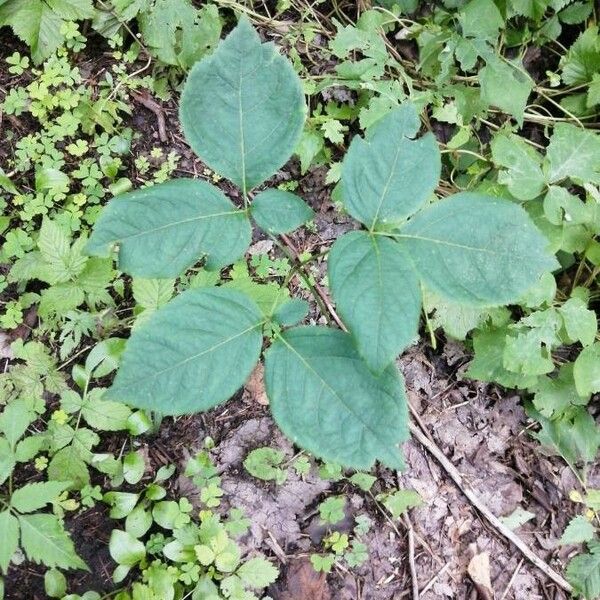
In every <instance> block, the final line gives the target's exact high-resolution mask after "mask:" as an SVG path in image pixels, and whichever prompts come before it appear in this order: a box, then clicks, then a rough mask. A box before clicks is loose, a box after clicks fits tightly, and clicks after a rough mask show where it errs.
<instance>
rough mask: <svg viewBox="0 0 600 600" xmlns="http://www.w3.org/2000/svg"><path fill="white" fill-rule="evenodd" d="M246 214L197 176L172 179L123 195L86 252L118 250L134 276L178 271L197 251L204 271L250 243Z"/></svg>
mask: <svg viewBox="0 0 600 600" xmlns="http://www.w3.org/2000/svg"><path fill="white" fill-rule="evenodd" d="M250 239H251V226H250V221H249V219H248V217H247V216H246V213H245V212H243V211H240V210H238V209H236V207H235V206H234V205H233V204H232V203H231V202H230V201H229V200H228V199H227V198H226V197H225V196H224V194H223V193H222V192H221V191H220V190H219V189H217V188H216V187H214V186H213V185H211V184H209V183H207V182H206V181H201V180H198V179H176V180H173V181H168V182H167V183H161V184H159V185H155V186H152V187H150V188H145V189H142V190H138V191H135V192H131V193H129V194H123V195H122V196H118V197H116V198H115V199H114V200H112V201H111V202H110V203H109V204H108V206H107V207H106V208H105V209H104V210H103V212H102V214H101V215H100V218H99V219H98V221H97V222H96V225H95V227H94V232H93V234H92V237H91V238H90V240H89V242H88V243H87V246H86V251H87V252H88V253H89V254H92V255H95V256H103V257H106V256H110V253H111V250H112V249H113V248H117V249H118V252H119V268H120V269H122V270H123V271H125V272H127V273H129V274H131V275H137V276H139V277H150V278H151V277H157V278H165V279H166V278H169V277H177V276H178V275H181V273H182V272H183V271H185V269H187V268H188V267H190V266H191V265H193V264H194V263H195V262H196V261H197V260H199V258H200V257H201V256H202V255H208V256H207V259H206V265H207V268H208V269H211V270H212V269H217V268H220V267H223V266H225V265H228V264H231V263H233V262H235V261H236V260H238V259H239V258H240V257H241V256H243V254H244V252H245V250H246V248H247V247H248V246H249V244H250Z"/></svg>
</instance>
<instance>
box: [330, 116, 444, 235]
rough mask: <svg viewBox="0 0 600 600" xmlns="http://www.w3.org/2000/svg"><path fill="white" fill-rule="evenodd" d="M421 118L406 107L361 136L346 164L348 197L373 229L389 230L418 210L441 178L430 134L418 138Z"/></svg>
mask: <svg viewBox="0 0 600 600" xmlns="http://www.w3.org/2000/svg"><path fill="white" fill-rule="evenodd" d="M418 130H419V116H418V114H417V112H416V110H415V108H414V107H413V106H412V105H411V104H404V105H403V106H401V107H400V108H397V109H396V110H393V111H392V112H390V113H389V114H388V115H386V116H385V117H383V118H382V119H380V120H379V121H377V123H376V124H375V125H374V126H373V127H372V128H371V129H369V130H368V131H367V135H366V137H365V139H362V138H361V137H359V136H356V137H355V138H354V139H353V140H352V143H351V144H350V149H349V150H348V153H347V154H346V158H345V159H344V162H343V165H342V198H343V201H344V205H345V207H346V208H347V210H348V212H349V213H350V214H351V215H352V216H353V217H354V218H355V219H357V220H358V221H360V222H361V223H362V224H363V225H365V226H366V227H368V228H369V229H389V228H390V227H392V226H394V225H396V226H397V225H399V224H400V223H401V222H403V221H404V220H405V219H406V218H407V217H409V216H410V215H411V214H413V213H414V212H415V211H416V210H418V209H419V208H420V207H421V205H422V204H423V203H424V202H425V200H427V198H428V197H429V196H430V195H431V194H432V192H433V190H434V189H435V187H436V185H437V183H438V180H439V178H440V169H441V160H440V152H439V149H438V147H437V143H436V141H435V138H434V137H433V135H432V134H431V133H428V134H426V135H424V136H423V137H421V138H420V139H417V140H415V139H412V138H414V137H415V135H416V134H417V132H418Z"/></svg>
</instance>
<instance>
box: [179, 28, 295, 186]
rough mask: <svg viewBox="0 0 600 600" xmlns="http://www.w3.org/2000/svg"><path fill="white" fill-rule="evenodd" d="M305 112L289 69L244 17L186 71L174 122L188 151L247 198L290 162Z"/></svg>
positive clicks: (291, 69) (290, 68) (283, 59)
mask: <svg viewBox="0 0 600 600" xmlns="http://www.w3.org/2000/svg"><path fill="white" fill-rule="evenodd" d="M305 112H306V109H305V105H304V97H303V94H302V88H301V84H300V79H299V77H298V76H297V75H296V73H295V72H294V70H293V68H292V66H291V64H290V63H289V61H288V60H287V59H285V58H284V57H283V56H281V55H280V54H279V53H278V52H277V50H276V48H275V47H274V46H273V45H272V44H261V43H260V38H259V37H258V34H257V33H256V32H255V31H254V29H252V26H251V25H250V23H249V21H248V20H247V19H246V18H245V17H242V19H240V22H239V24H238V26H237V27H236V28H235V29H234V30H233V31H232V32H231V33H230V34H229V35H228V36H227V38H226V39H225V40H224V41H222V42H221V43H220V44H219V46H218V48H217V50H216V51H215V52H214V54H212V55H211V56H210V57H208V58H206V59H204V60H202V61H200V62H199V63H197V64H196V65H195V66H194V68H193V69H192V71H191V72H190V75H189V77H188V80H187V82H186V84H185V88H184V91H183V95H182V98H181V108H180V117H181V124H182V126H183V130H184V132H185V136H186V138H187V140H188V142H189V143H190V145H191V146H192V149H193V150H194V151H195V152H196V153H197V154H198V156H200V158H201V159H202V160H203V161H204V162H205V163H206V164H207V165H208V166H209V167H211V169H214V170H215V171H217V172H218V173H221V174H222V175H224V176H225V177H227V178H228V179H230V180H231V181H233V182H234V183H235V184H236V185H237V186H238V187H240V188H241V189H242V191H243V192H244V193H245V192H246V191H248V190H250V189H251V188H253V187H255V186H257V185H258V184H259V183H262V182H263V181H264V180H265V179H267V178H268V177H270V176H271V175H273V173H275V172H276V171H277V169H279V168H280V167H281V166H282V165H283V164H284V163H285V162H286V161H287V160H288V159H289V158H290V156H291V155H292V152H293V151H294V148H295V147H296V144H297V142H298V140H299V139H300V134H301V132H302V126H303V124H304V119H305Z"/></svg>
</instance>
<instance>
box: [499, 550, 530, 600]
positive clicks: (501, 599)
mask: <svg viewBox="0 0 600 600" xmlns="http://www.w3.org/2000/svg"><path fill="white" fill-rule="evenodd" d="M524 562H525V559H524V558H522V559H521V560H520V562H519V564H518V565H517V568H516V569H515V570H514V572H513V574H512V576H511V578H510V580H509V581H508V584H507V586H506V589H505V590H504V593H503V594H502V596H500V600H504V598H506V596H507V595H508V592H510V588H511V587H512V585H513V583H514V582H515V579H516V578H517V575H518V574H519V571H520V570H521V567H522V566H523V563H524Z"/></svg>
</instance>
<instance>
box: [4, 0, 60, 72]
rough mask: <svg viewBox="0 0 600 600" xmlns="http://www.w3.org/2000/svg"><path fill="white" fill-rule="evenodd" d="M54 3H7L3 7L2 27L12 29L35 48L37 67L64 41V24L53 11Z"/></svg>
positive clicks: (39, 0) (23, 0)
mask: <svg viewBox="0 0 600 600" xmlns="http://www.w3.org/2000/svg"><path fill="white" fill-rule="evenodd" d="M51 4H52V0H51V1H50V2H45V1H44V0H5V1H4V2H2V3H0V26H2V25H10V26H11V27H12V28H13V31H14V32H15V34H16V35H17V36H18V37H19V38H21V40H23V41H24V42H25V43H26V44H29V47H30V48H31V56H32V58H33V61H34V63H36V64H39V63H41V62H42V61H43V60H44V59H45V58H47V57H48V56H50V55H51V54H52V53H53V52H54V51H55V50H56V49H57V48H58V47H59V46H60V44H61V42H62V41H63V36H62V35H61V33H60V28H61V25H62V24H63V20H62V19H61V17H60V15H59V14H58V13H57V12H55V11H54V10H52V7H51Z"/></svg>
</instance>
